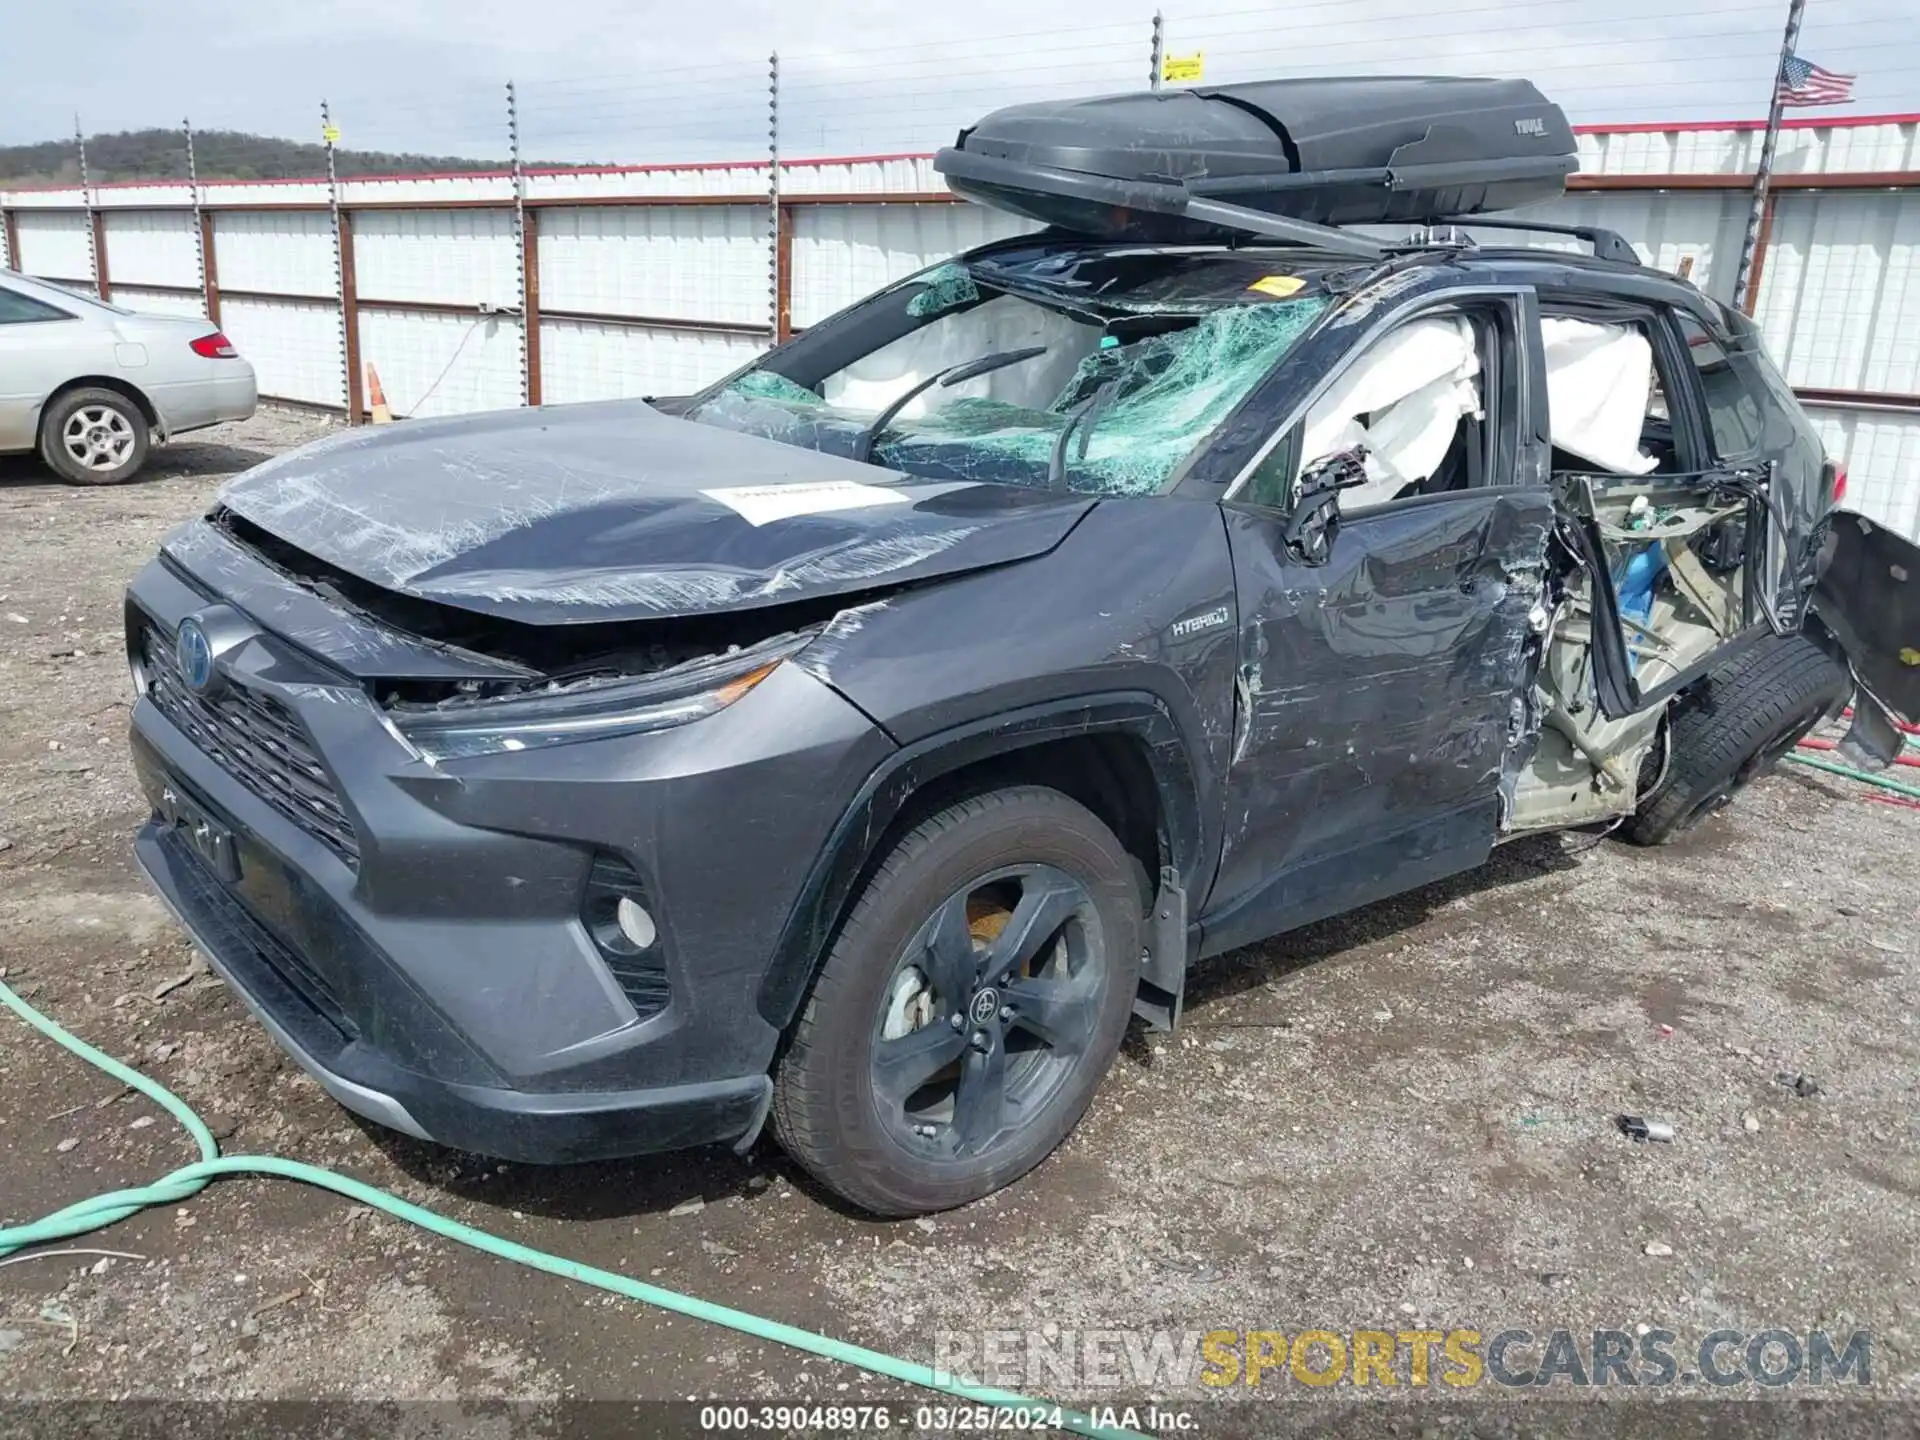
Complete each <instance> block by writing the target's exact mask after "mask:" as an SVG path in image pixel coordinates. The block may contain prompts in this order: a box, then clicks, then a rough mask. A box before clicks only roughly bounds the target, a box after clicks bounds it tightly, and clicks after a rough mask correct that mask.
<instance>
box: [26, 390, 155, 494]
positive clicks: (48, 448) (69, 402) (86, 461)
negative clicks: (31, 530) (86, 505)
mask: <svg viewBox="0 0 1920 1440" xmlns="http://www.w3.org/2000/svg"><path fill="white" fill-rule="evenodd" d="M90 419H91V420H92V421H93V423H91V424H89V423H88V421H89V420H90ZM76 427H77V428H78V430H79V432H80V433H78V434H76V433H75V430H76ZM90 437H91V438H90ZM151 443H152V437H151V436H150V434H149V433H148V430H147V417H146V416H145V415H143V414H141V413H140V407H139V406H138V405H136V404H134V402H133V401H131V400H129V399H128V398H127V397H126V396H124V395H122V394H121V393H120V392H119V391H117V390H102V389H99V388H95V387H88V388H84V389H80V390H69V391H67V393H66V394H64V395H59V396H56V397H55V398H54V399H53V400H52V401H51V402H50V403H49V404H48V405H47V408H46V413H45V414H43V415H42V416H41V417H40V458H41V459H42V460H44V461H46V463H47V468H48V469H50V470H52V471H53V473H54V474H56V475H58V476H59V477H60V478H61V479H62V480H65V481H67V482H68V483H69V484H73V485H118V484H119V483H120V482H121V481H123V480H131V479H132V478H133V477H134V476H135V475H137V474H139V473H140V467H141V466H142V465H145V464H146V463H147V450H148V447H149V446H150V445H151ZM76 446H79V447H82V448H83V449H84V450H85V452H86V453H85V454H81V453H76ZM88 457H93V458H91V459H90V458H88ZM109 461H111V462H112V463H108V462H109Z"/></svg>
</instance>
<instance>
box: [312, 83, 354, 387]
mask: <svg viewBox="0 0 1920 1440" xmlns="http://www.w3.org/2000/svg"><path fill="white" fill-rule="evenodd" d="M320 138H321V139H322V140H323V141H325V142H326V146H327V214H328V215H329V216H330V217H331V218H332V220H333V224H332V225H331V226H329V227H328V228H329V229H331V230H332V231H333V283H334V289H335V290H336V291H337V292H338V294H339V297H340V380H341V392H340V398H341V399H342V400H343V401H344V402H345V403H346V407H347V423H348V424H349V425H358V424H359V423H360V420H361V411H360V336H359V335H358V334H357V333H356V332H357V331H358V330H359V328H360V313H359V306H358V305H357V304H356V303H355V299H354V284H353V234H352V232H351V231H350V230H349V228H348V223H349V222H348V220H347V216H346V212H345V211H343V210H342V209H341V208H340V167H339V164H338V163H337V161H336V159H335V157H334V153H333V151H334V145H335V142H337V141H338V140H339V139H340V132H339V131H338V130H337V129H335V128H334V124H333V108H332V107H331V106H330V105H328V104H327V102H326V101H325V100H322V101H321V102H320Z"/></svg>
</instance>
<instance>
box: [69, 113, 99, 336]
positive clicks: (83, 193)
mask: <svg viewBox="0 0 1920 1440" xmlns="http://www.w3.org/2000/svg"><path fill="white" fill-rule="evenodd" d="M73 144H74V148H75V149H77V150H78V151H79V152H80V203H81V204H83V205H85V206H86V207H87V273H88V275H90V276H91V277H92V278H93V293H94V294H96V295H98V296H99V297H100V298H101V299H102V300H105V299H106V298H107V291H106V287H104V286H103V285H101V283H100V215H99V212H98V211H97V210H95V208H94V204H93V183H92V181H91V179H90V178H89V177H88V175H87V137H86V135H85V134H84V133H83V132H82V131H81V129H80V112H79V111H77V110H76V111H74V113H73Z"/></svg>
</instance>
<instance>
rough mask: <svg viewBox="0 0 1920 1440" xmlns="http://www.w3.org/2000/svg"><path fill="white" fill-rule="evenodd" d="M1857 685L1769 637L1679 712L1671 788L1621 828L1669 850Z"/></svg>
mask: <svg viewBox="0 0 1920 1440" xmlns="http://www.w3.org/2000/svg"><path fill="white" fill-rule="evenodd" d="M1852 689H1853V679H1852V677H1851V676H1850V675H1848V674H1847V672H1846V671H1845V670H1844V669H1842V668H1841V667H1840V666H1839V665H1837V664H1835V663H1834V661H1833V660H1832V659H1831V658H1830V657H1829V656H1828V655H1827V653H1826V651H1824V650H1822V649H1821V648H1820V647H1819V646H1817V645H1815V644H1814V643H1813V642H1812V641H1810V640H1807V639H1805V638H1804V637H1802V636H1799V635H1788V636H1783V637H1769V638H1768V639H1766V640H1762V641H1761V642H1760V643H1759V644H1757V645H1755V646H1754V647H1753V648H1751V649H1750V650H1747V651H1745V652H1744V653H1742V654H1741V655H1740V656H1738V657H1737V658H1736V659H1734V661H1733V662H1732V663H1731V664H1729V665H1728V666H1727V667H1726V668H1725V669H1724V670H1720V671H1717V672H1715V673H1714V674H1713V675H1711V676H1709V677H1708V679H1707V681H1706V683H1705V684H1703V685H1701V686H1699V687H1697V688H1696V689H1695V690H1693V691H1691V692H1690V693H1688V694H1687V695H1686V696H1684V697H1683V698H1682V699H1681V700H1680V701H1679V702H1678V704H1676V705H1675V707H1674V711H1673V716H1672V721H1671V726H1670V730H1669V734H1668V738H1667V744H1668V745H1669V746H1670V747H1671V749H1672V755H1673V761H1672V765H1671V767H1670V769H1669V771H1668V776H1667V782H1666V784H1665V785H1663V786H1661V788H1660V789H1659V790H1658V791H1656V792H1655V793H1654V794H1653V795H1652V796H1651V797H1650V798H1649V799H1648V800H1646V801H1645V802H1644V803H1643V804H1642V805H1641V807H1640V810H1639V812H1638V813H1637V814H1636V815H1634V817H1633V818H1632V819H1631V820H1629V821H1628V822H1627V823H1626V825H1625V826H1624V827H1622V830H1621V833H1622V835H1623V836H1624V837H1625V838H1626V839H1628V840H1631V841H1632V842H1633V843H1634V844H1636V845H1665V844H1666V843H1668V842H1669V841H1671V840H1675V839H1677V838H1679V837H1680V836H1681V835H1684V834H1686V833H1687V831H1689V830H1691V829H1692V828H1693V827H1694V826H1695V825H1697V824H1699V823H1700V822H1701V821H1702V820H1704V819H1705V818H1706V817H1707V816H1708V815H1710V814H1712V813H1713V812H1714V811H1715V810H1717V809H1719V808H1720V806H1722V805H1724V804H1725V803H1726V802H1727V800H1728V799H1729V798H1730V797H1731V796H1732V795H1733V793H1734V792H1735V791H1737V790H1739V789H1740V788H1741V787H1742V786H1743V785H1745V784H1746V783H1747V782H1748V781H1750V780H1754V779H1757V778H1758V777H1760V776H1762V775H1764V774H1766V773H1767V772H1768V771H1770V770H1771V769H1773V767H1774V766H1775V765H1777V764H1779V763H1780V758H1781V757H1782V756H1783V755H1785V754H1786V753H1787V752H1788V751H1790V750H1791V749H1793V747H1794V746H1795V745H1796V744H1797V743H1798V742H1799V740H1800V737H1801V736H1803V735H1805V734H1806V733H1807V732H1808V731H1809V730H1811V729H1813V727H1814V726H1815V725H1818V724H1819V723H1820V721H1821V718H1822V717H1823V716H1825V715H1827V714H1828V713H1829V712H1830V711H1832V710H1834V709H1835V708H1837V707H1838V706H1839V705H1840V704H1842V703H1843V702H1844V701H1845V700H1846V698H1847V696H1848V695H1849V694H1850V693H1852Z"/></svg>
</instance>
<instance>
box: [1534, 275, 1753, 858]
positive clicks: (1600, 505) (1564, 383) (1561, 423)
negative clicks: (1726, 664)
mask: <svg viewBox="0 0 1920 1440" xmlns="http://www.w3.org/2000/svg"><path fill="white" fill-rule="evenodd" d="M1686 324H1687V325H1688V326H1691V327H1692V334H1693V335H1695V336H1697V337H1698V342H1699V343H1698V345H1697V346H1692V347H1690V348H1689V351H1688V352H1686V353H1689V354H1690V355H1691V357H1692V358H1693V360H1694V362H1695V365H1696V366H1700V367H1704V366H1706V365H1707V364H1709V363H1717V364H1719V365H1722V366H1724V365H1726V364H1727V363H1728V361H1727V357H1726V356H1725V354H1724V353H1721V352H1720V351H1719V347H1718V346H1714V345H1712V342H1711V340H1710V339H1709V337H1708V336H1707V334H1706V332H1705V330H1704V329H1702V328H1701V327H1700V326H1699V325H1698V323H1697V322H1696V321H1693V320H1692V319H1691V318H1690V317H1688V318H1687V320H1686ZM1541 334H1542V340H1543V348H1544V352H1545V357H1546V369H1547V391H1548V406H1549V411H1550V423H1551V431H1552V441H1553V471H1554V477H1553V478H1554V484H1555V486H1556V487H1557V489H1558V490H1559V492H1560V495H1561V497H1562V500H1563V501H1564V502H1565V504H1566V505H1567V507H1568V509H1569V510H1570V511H1571V512H1572V513H1573V516H1574V518H1575V521H1576V523H1584V524H1586V525H1587V526H1588V527H1590V528H1589V536H1590V538H1591V539H1592V540H1593V541H1595V542H1597V543H1596V548H1597V550H1598V552H1599V555H1600V557H1601V559H1602V560H1603V561H1604V565H1605V570H1606V573H1607V574H1608V575H1609V576H1610V578H1611V590H1612V593H1611V595H1608V596H1602V597H1596V596H1595V594H1594V593H1593V592H1594V587H1593V584H1592V582H1591V580H1590V578H1589V573H1588V571H1587V570H1585V569H1582V568H1580V567H1578V566H1568V567H1566V568H1565V569H1564V570H1563V571H1562V572H1561V573H1560V576H1559V578H1558V579H1557V580H1556V581H1554V582H1551V588H1550V590H1549V594H1548V595H1547V596H1546V597H1544V599H1543V604H1544V606H1545V609H1546V612H1547V613H1546V621H1545V634H1546V653H1545V657H1544V663H1543V664H1542V667H1541V671H1540V683H1539V687H1538V694H1537V697H1536V698H1537V701H1538V703H1539V705H1540V707H1541V715H1540V717H1539V718H1540V719H1541V721H1542V722H1543V723H1542V726H1541V730H1540V741H1539V747H1538V749H1537V750H1536V751H1535V754H1534V757H1533V760H1532V762H1531V764H1530V765H1529V767H1528V769H1527V771H1526V773H1525V774H1524V775H1522V776H1521V777H1520V778H1519V781H1518V783H1517V785H1516V786H1515V787H1514V793H1513V794H1512V795H1511V796H1510V797H1509V800H1510V803H1511V810H1510V814H1509V817H1508V818H1509V824H1510V826H1511V828H1512V829H1513V830H1515V831H1525V830H1532V829H1538V828H1541V827H1544V826H1559V825H1576V824H1585V823H1591V822H1593V821H1595V820H1601V819H1606V818H1615V817H1618V818H1624V817H1626V816H1628V815H1631V814H1632V813H1633V811H1634V809H1635V807H1636V806H1637V804H1638V803H1639V802H1640V801H1641V799H1642V798H1643V797H1644V796H1645V795H1647V794H1648V793H1650V792H1651V791H1653V790H1654V789H1656V788H1658V786H1659V785H1660V783H1661V781H1662V780H1663V778H1664V772H1665V770H1666V767H1667V765H1668V764H1669V762H1670V758H1671V757H1670V755H1669V753H1668V750H1669V747H1668V744H1667V740H1666V730H1665V726H1666V724H1667V710H1666V707H1665V706H1664V705H1663V704H1660V703H1656V702H1657V697H1659V696H1660V695H1661V694H1662V693H1663V692H1664V691H1666V690H1667V689H1668V688H1670V687H1671V686H1672V685H1673V684H1675V683H1676V682H1678V681H1680V680H1681V678H1682V677H1683V676H1685V675H1686V674H1687V672H1688V671H1689V669H1690V668H1691V667H1693V666H1694V665H1695V664H1696V663H1697V662H1699V661H1701V660H1702V659H1704V658H1705V657H1706V656H1707V654H1708V653H1709V652H1710V651H1713V650H1714V649H1715V648H1716V647H1718V646H1720V645H1721V644H1722V643H1723V642H1724V641H1726V640H1727V639H1729V638H1730V637H1732V636H1734V635H1736V634H1738V633H1739V632H1740V631H1742V630H1744V629H1746V628H1747V626H1748V624H1749V623H1750V622H1751V620H1752V619H1753V618H1754V617H1753V616H1752V615H1750V614H1749V606H1748V603H1747V596H1748V594H1749V593H1750V592H1749V580H1748V576H1749V560H1748V555H1747V546H1746V535H1747V533H1748V530H1749V526H1750V525H1751V526H1752V528H1753V531H1754V533H1765V526H1764V517H1763V512H1762V511H1761V510H1760V503H1761V502H1760V499H1759V493H1758V491H1757V489H1756V488H1751V487H1750V485H1749V483H1748V481H1747V480H1746V479H1745V478H1743V477H1742V476H1740V475H1739V474H1738V473H1737V472H1736V471H1734V470H1733V469H1731V468H1730V467H1728V466H1726V465H1723V464H1721V463H1720V462H1719V460H1718V458H1717V456H1716V454H1715V450H1716V449H1717V448H1718V447H1716V446H1715V445H1714V444H1713V443H1712V440H1711V436H1710V432H1708V431H1707V430H1706V429H1705V427H1704V426H1702V425H1700V424H1699V423H1698V417H1697V416H1696V415H1695V413H1694V412H1695V411H1696V410H1697V409H1698V408H1699V407H1698V406H1697V404H1696V403H1695V400H1694V397H1695V394H1696V392H1695V391H1694V389H1693V388H1692V387H1693V383H1694V382H1693V377H1692V375H1691V374H1689V373H1683V372H1682V371H1681V369H1680V368H1679V367H1680V366H1681V365H1683V364H1685V361H1684V360H1682V359H1681V358H1680V353H1679V341H1680V339H1681V337H1682V336H1683V335H1685V334H1686V332H1685V331H1684V330H1683V329H1681V328H1680V327H1678V326H1676V325H1674V324H1672V323H1671V320H1670V318H1669V317H1667V316H1656V315H1654V314H1652V313H1651V312H1649V313H1648V314H1647V315H1645V316H1606V315H1598V314H1580V313H1560V314H1556V313H1548V314H1546V315H1544V316H1543V318H1542V321H1541ZM1709 348H1710V349H1711V351H1712V356H1710V355H1709V353H1708V350H1709ZM1714 357H1717V359H1715V358H1714ZM1563 543H1564V537H1563ZM1596 598H1598V599H1599V600H1600V601H1601V603H1600V604H1596ZM1609 625H1611V626H1614V627H1616V628H1617V630H1618V633H1619V635H1620V639H1621V642H1622V646H1623V648H1624V653H1625V657H1626V661H1627V667H1628V671H1629V675H1630V677H1631V682H1632V689H1633V690H1634V691H1635V692H1637V694H1636V698H1637V699H1638V700H1639V701H1640V703H1639V704H1637V705H1635V706H1634V708H1632V709H1631V710H1630V711H1628V712H1627V713H1618V707H1617V706H1616V707H1612V709H1613V710H1614V713H1609V710H1610V707H1609V706H1608V705H1606V704H1605V703H1603V700H1602V694H1601V691H1602V686H1601V683H1600V677H1599V676H1598V675H1597V673H1596V668H1597V664H1598V658H1597V656H1596V638H1597V637H1601V636H1602V635H1603V627H1606V626H1609Z"/></svg>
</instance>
